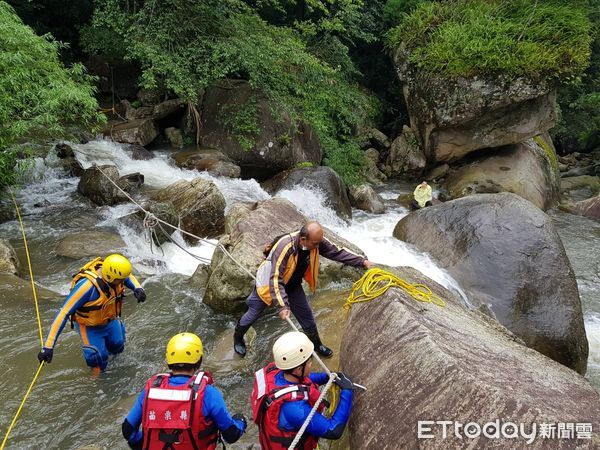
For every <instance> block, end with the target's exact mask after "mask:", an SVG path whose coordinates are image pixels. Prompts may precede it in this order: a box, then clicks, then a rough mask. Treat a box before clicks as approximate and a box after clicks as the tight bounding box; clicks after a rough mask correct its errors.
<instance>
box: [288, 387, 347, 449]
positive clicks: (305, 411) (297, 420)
mask: <svg viewBox="0 0 600 450" xmlns="http://www.w3.org/2000/svg"><path fill="white" fill-rule="evenodd" d="M352 396H353V393H352V391H351V390H349V389H343V390H342V391H341V394H340V403H339V404H338V407H337V408H336V410H335V412H334V413H333V416H331V419H328V418H327V417H325V416H324V415H323V414H320V413H316V414H315V415H314V416H313V418H312V419H311V420H310V422H309V423H308V426H307V427H306V431H305V433H308V434H311V435H313V436H317V437H321V438H325V439H339V438H340V437H342V433H343V432H344V428H346V423H347V422H348V419H349V418H350V412H351V411H352ZM311 409H312V408H311V406H310V405H309V404H308V402H286V403H284V404H283V405H282V407H281V414H282V415H283V416H284V418H285V421H286V422H287V423H288V424H289V425H290V426H291V427H292V428H294V429H296V430H299V429H300V428H301V427H302V424H303V423H304V421H305V420H306V418H307V417H308V415H309V414H310V411H311Z"/></svg>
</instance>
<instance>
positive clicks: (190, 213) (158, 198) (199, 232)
mask: <svg viewBox="0 0 600 450" xmlns="http://www.w3.org/2000/svg"><path fill="white" fill-rule="evenodd" d="M151 197H152V200H151V201H150V203H149V205H148V208H149V210H150V211H151V212H152V213H153V214H155V215H156V216H157V217H160V218H161V219H162V220H165V221H166V222H168V223H170V224H171V225H173V226H176V227H180V228H181V229H183V230H184V231H187V232H188V233H192V234H194V235H196V236H198V237H201V238H206V237H211V238H212V237H217V236H219V235H221V234H222V233H223V227H224V218H225V197H223V194H222V193H221V191H219V189H218V188H217V186H216V185H215V184H214V183H213V182H212V181H209V180H205V179H202V178H194V179H193V180H190V181H188V180H179V181H176V182H175V183H173V184H171V185H169V186H167V187H166V188H164V189H161V190H159V191H157V192H154V193H153V194H152V196H151ZM163 227H164V225H163ZM166 231H167V232H168V234H171V233H172V232H173V229H171V228H169V229H167V230H166ZM157 233H158V236H159V238H160V239H161V242H163V241H164V240H165V239H166V236H164V233H162V232H159V231H158V230H157ZM183 238H184V239H185V241H186V242H188V243H195V242H196V241H197V240H196V239H195V238H193V237H191V236H188V235H186V234H184V235H183Z"/></svg>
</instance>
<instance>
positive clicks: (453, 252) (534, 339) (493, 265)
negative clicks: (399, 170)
mask: <svg viewBox="0 0 600 450" xmlns="http://www.w3.org/2000/svg"><path fill="white" fill-rule="evenodd" d="M394 237H396V238H398V239H401V240H403V241H405V242H408V243H409V244H412V245H414V246H416V247H417V248H418V249H419V250H421V251H425V252H428V253H429V254H430V255H431V256H433V257H434V258H435V259H437V260H438V261H439V262H440V263H441V266H442V267H443V268H445V269H446V270H447V271H448V273H450V275H452V276H453V277H454V279H456V281H457V282H458V283H459V285H460V286H461V288H462V289H463V290H464V291H465V293H466V294H467V296H468V297H469V299H470V300H471V301H472V302H474V303H476V304H483V305H487V306H488V307H489V308H490V309H491V311H493V313H494V314H495V316H496V318H497V319H498V321H499V322H500V323H501V324H503V325H504V326H506V327H507V328H508V329H509V330H511V331H512V332H513V333H515V334H516V335H517V336H519V337H520V338H522V339H523V340H524V341H525V343H526V344H527V345H528V346H530V347H531V348H534V349H536V350H538V351H539V352H540V353H543V354H544V355H547V356H549V357H550V358H552V359H554V360H556V361H558V362H560V363H561V364H564V365H565V366H567V367H570V368H572V369H573V370H576V371H577V372H579V373H582V374H583V373H585V371H586V366H587V358H588V342H587V338H586V334H585V328H584V324H583V315H582V311H581V301H580V299H579V291H578V289H577V282H576V280H575V274H574V273H573V269H572V268H571V264H570V262H569V259H568V258H567V255H566V252H565V249H564V247H563V245H562V242H561V240H560V237H559V236H558V233H557V232H556V230H555V229H554V225H553V224H552V221H551V219H550V218H549V217H548V216H547V215H546V214H544V213H543V212H542V211H540V210H539V209H538V208H536V207H535V206H533V205H532V204H531V203H529V202H528V201H526V200H523V199H522V198H521V197H518V196H517V195H514V194H509V193H503V194H479V195H475V196H471V197H466V198H462V199H459V200H454V201H451V202H447V203H443V204H440V205H437V206H433V207H430V208H425V209H421V210H419V211H416V212H414V213H412V214H409V215H408V216H406V217H404V218H403V219H401V220H400V221H399V222H398V224H397V225H396V228H395V229H394Z"/></svg>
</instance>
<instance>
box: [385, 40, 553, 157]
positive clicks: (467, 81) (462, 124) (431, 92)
mask: <svg viewBox="0 0 600 450" xmlns="http://www.w3.org/2000/svg"><path fill="white" fill-rule="evenodd" d="M394 61H395V66H396V72H397V74H398V77H399V79H400V81H401V82H402V84H403V86H404V96H405V98H406V104H407V107H408V113H409V116H410V123H411V127H412V128H413V130H414V131H415V135H416V138H417V140H418V141H419V143H420V145H421V149H422V150H423V151H424V153H425V155H426V157H427V159H428V161H429V162H430V163H434V162H452V161H457V160H459V159H461V158H463V157H464V156H465V155H467V154H469V153H471V152H473V151H475V150H479V149H484V148H495V147H501V146H504V145H510V144H518V143H520V142H523V141H525V140H527V139H530V138H533V137H534V136H537V135H539V134H541V133H543V132H545V131H548V130H549V129H550V128H552V127H553V126H554V125H555V124H556V108H555V106H556V92H555V88H554V86H553V85H552V83H551V82H550V81H544V80H541V81H539V80H535V81H534V80H533V79H528V78H525V77H521V78H517V79H515V78H514V77H508V76H502V75H499V76H495V77H494V76H489V77H471V78H465V77H457V78H454V79H451V78H446V77H443V76H441V75H434V74H429V73H427V72H426V71H422V70H419V69H418V68H415V67H413V66H412V65H411V64H409V63H408V62H407V61H408V54H407V53H406V50H405V49H403V48H400V49H398V50H397V52H396V53H395V57H394Z"/></svg>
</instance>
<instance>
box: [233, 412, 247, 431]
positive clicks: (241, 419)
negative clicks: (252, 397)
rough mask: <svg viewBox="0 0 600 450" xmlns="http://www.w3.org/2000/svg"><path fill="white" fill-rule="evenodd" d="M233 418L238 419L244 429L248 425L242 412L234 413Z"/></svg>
mask: <svg viewBox="0 0 600 450" xmlns="http://www.w3.org/2000/svg"><path fill="white" fill-rule="evenodd" d="M233 418H234V419H235V420H240V421H242V423H243V424H244V430H245V429H246V427H247V426H248V422H246V418H245V417H244V415H243V414H234V415H233Z"/></svg>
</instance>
